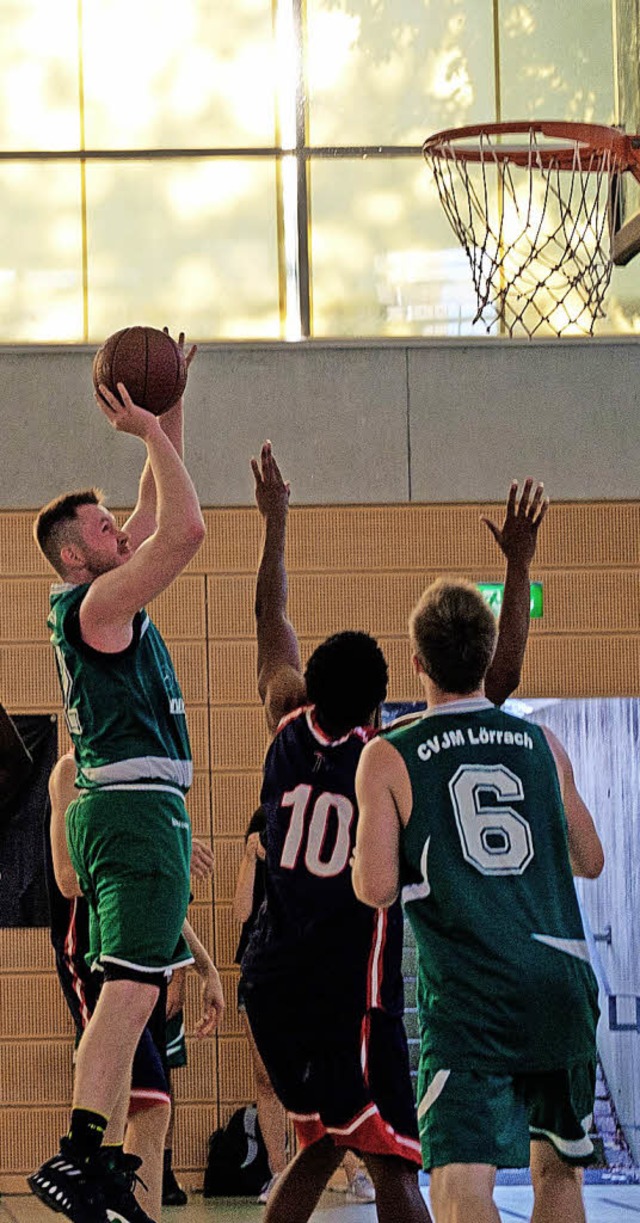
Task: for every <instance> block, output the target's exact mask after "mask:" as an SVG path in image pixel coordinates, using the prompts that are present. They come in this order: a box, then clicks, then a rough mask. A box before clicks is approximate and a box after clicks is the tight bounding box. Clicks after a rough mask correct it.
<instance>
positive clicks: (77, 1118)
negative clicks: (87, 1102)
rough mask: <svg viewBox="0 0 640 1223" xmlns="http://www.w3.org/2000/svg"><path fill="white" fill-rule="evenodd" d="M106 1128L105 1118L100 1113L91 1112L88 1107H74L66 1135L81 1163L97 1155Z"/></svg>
mask: <svg viewBox="0 0 640 1223" xmlns="http://www.w3.org/2000/svg"><path fill="white" fill-rule="evenodd" d="M106 1128H107V1118H106V1117H103V1115H102V1113H92V1112H91V1111H90V1110H89V1109H88V1108H74V1110H73V1112H72V1113H71V1125H70V1126H69V1133H68V1135H67V1137H68V1139H69V1142H70V1144H71V1146H72V1148H73V1153H74V1155H76V1156H77V1158H78V1159H79V1161H80V1162H81V1163H86V1162H87V1160H89V1159H91V1156H92V1155H97V1153H98V1151H99V1150H100V1147H101V1146H102V1139H103V1138H104V1132H105V1130H106Z"/></svg>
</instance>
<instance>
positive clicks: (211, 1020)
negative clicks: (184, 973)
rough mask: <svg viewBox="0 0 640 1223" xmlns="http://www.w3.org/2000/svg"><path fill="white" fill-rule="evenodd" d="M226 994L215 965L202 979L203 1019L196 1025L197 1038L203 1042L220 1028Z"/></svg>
mask: <svg viewBox="0 0 640 1223" xmlns="http://www.w3.org/2000/svg"><path fill="white" fill-rule="evenodd" d="M224 1005H225V1004H224V994H223V992H222V984H221V981H220V976H219V973H218V970H217V968H214V966H213V964H212V965H211V966H210V968H209V970H208V972H207V974H206V976H205V977H203V979H202V1018H201V1019H200V1020H199V1022H198V1024H197V1025H196V1036H197V1037H198V1039H199V1040H202V1038H203V1037H204V1036H211V1033H212V1032H215V1030H216V1028H217V1027H219V1025H220V1022H221V1020H222V1016H223V1015H224Z"/></svg>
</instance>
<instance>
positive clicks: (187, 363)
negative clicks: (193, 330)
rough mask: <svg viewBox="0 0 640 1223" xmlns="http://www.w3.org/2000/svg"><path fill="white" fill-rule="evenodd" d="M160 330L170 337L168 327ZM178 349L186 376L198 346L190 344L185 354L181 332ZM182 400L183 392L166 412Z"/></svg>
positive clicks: (182, 333)
mask: <svg viewBox="0 0 640 1223" xmlns="http://www.w3.org/2000/svg"><path fill="white" fill-rule="evenodd" d="M162 330H163V331H164V334H165V335H171V332H170V331H169V328H168V327H163V328H162ZM178 348H179V349H180V352H181V353H182V355H183V356H184V363H185V366H186V369H187V374H188V373H189V366H190V365H191V362H192V361H193V358H194V357H195V355H196V353H197V351H198V345H197V344H192V345H191V348H190V349H189V351H188V352H187V353H185V351H184V331H181V332H180V333H179V335H178ZM183 399H184V391H183V392H182V395H181V396H180V398H179V399H176V402H175V403H172V404H171V408H168V409H167V410H168V411H169V412H170V411H171V409H172V408H175V407H177V405H178V404H179V403H182V400H183ZM164 415H166V413H164V412H163V416H164Z"/></svg>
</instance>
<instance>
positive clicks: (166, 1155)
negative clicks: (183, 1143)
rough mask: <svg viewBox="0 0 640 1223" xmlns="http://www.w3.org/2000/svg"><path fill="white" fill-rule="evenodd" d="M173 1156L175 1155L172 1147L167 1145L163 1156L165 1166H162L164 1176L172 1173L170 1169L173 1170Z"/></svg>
mask: <svg viewBox="0 0 640 1223" xmlns="http://www.w3.org/2000/svg"><path fill="white" fill-rule="evenodd" d="M172 1157H173V1151H172V1149H171V1147H165V1148H164V1157H163V1158H164V1163H163V1168H162V1174H163V1176H168V1175H169V1173H170V1171H171V1160H172Z"/></svg>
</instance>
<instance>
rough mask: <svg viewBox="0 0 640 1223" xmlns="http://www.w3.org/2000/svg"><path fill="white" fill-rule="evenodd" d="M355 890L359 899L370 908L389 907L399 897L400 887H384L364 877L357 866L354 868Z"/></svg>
mask: <svg viewBox="0 0 640 1223" xmlns="http://www.w3.org/2000/svg"><path fill="white" fill-rule="evenodd" d="M353 890H354V892H355V894H356V896H357V898H358V900H359V901H360V902H361V904H363V905H368V907H369V908H370V909H388V908H389V907H390V906H391V905H392V904H393V902H394V901H395V900H396V899H397V896H398V889H397V888H395V889H393V891H392V889H391V888H382V887H380V886H379V885H376V884H375V883H374V882H373V881H372V880H370V879H363V878H362V876H361V874H360V873H359V871H358V869H357V867H354V870H353Z"/></svg>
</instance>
